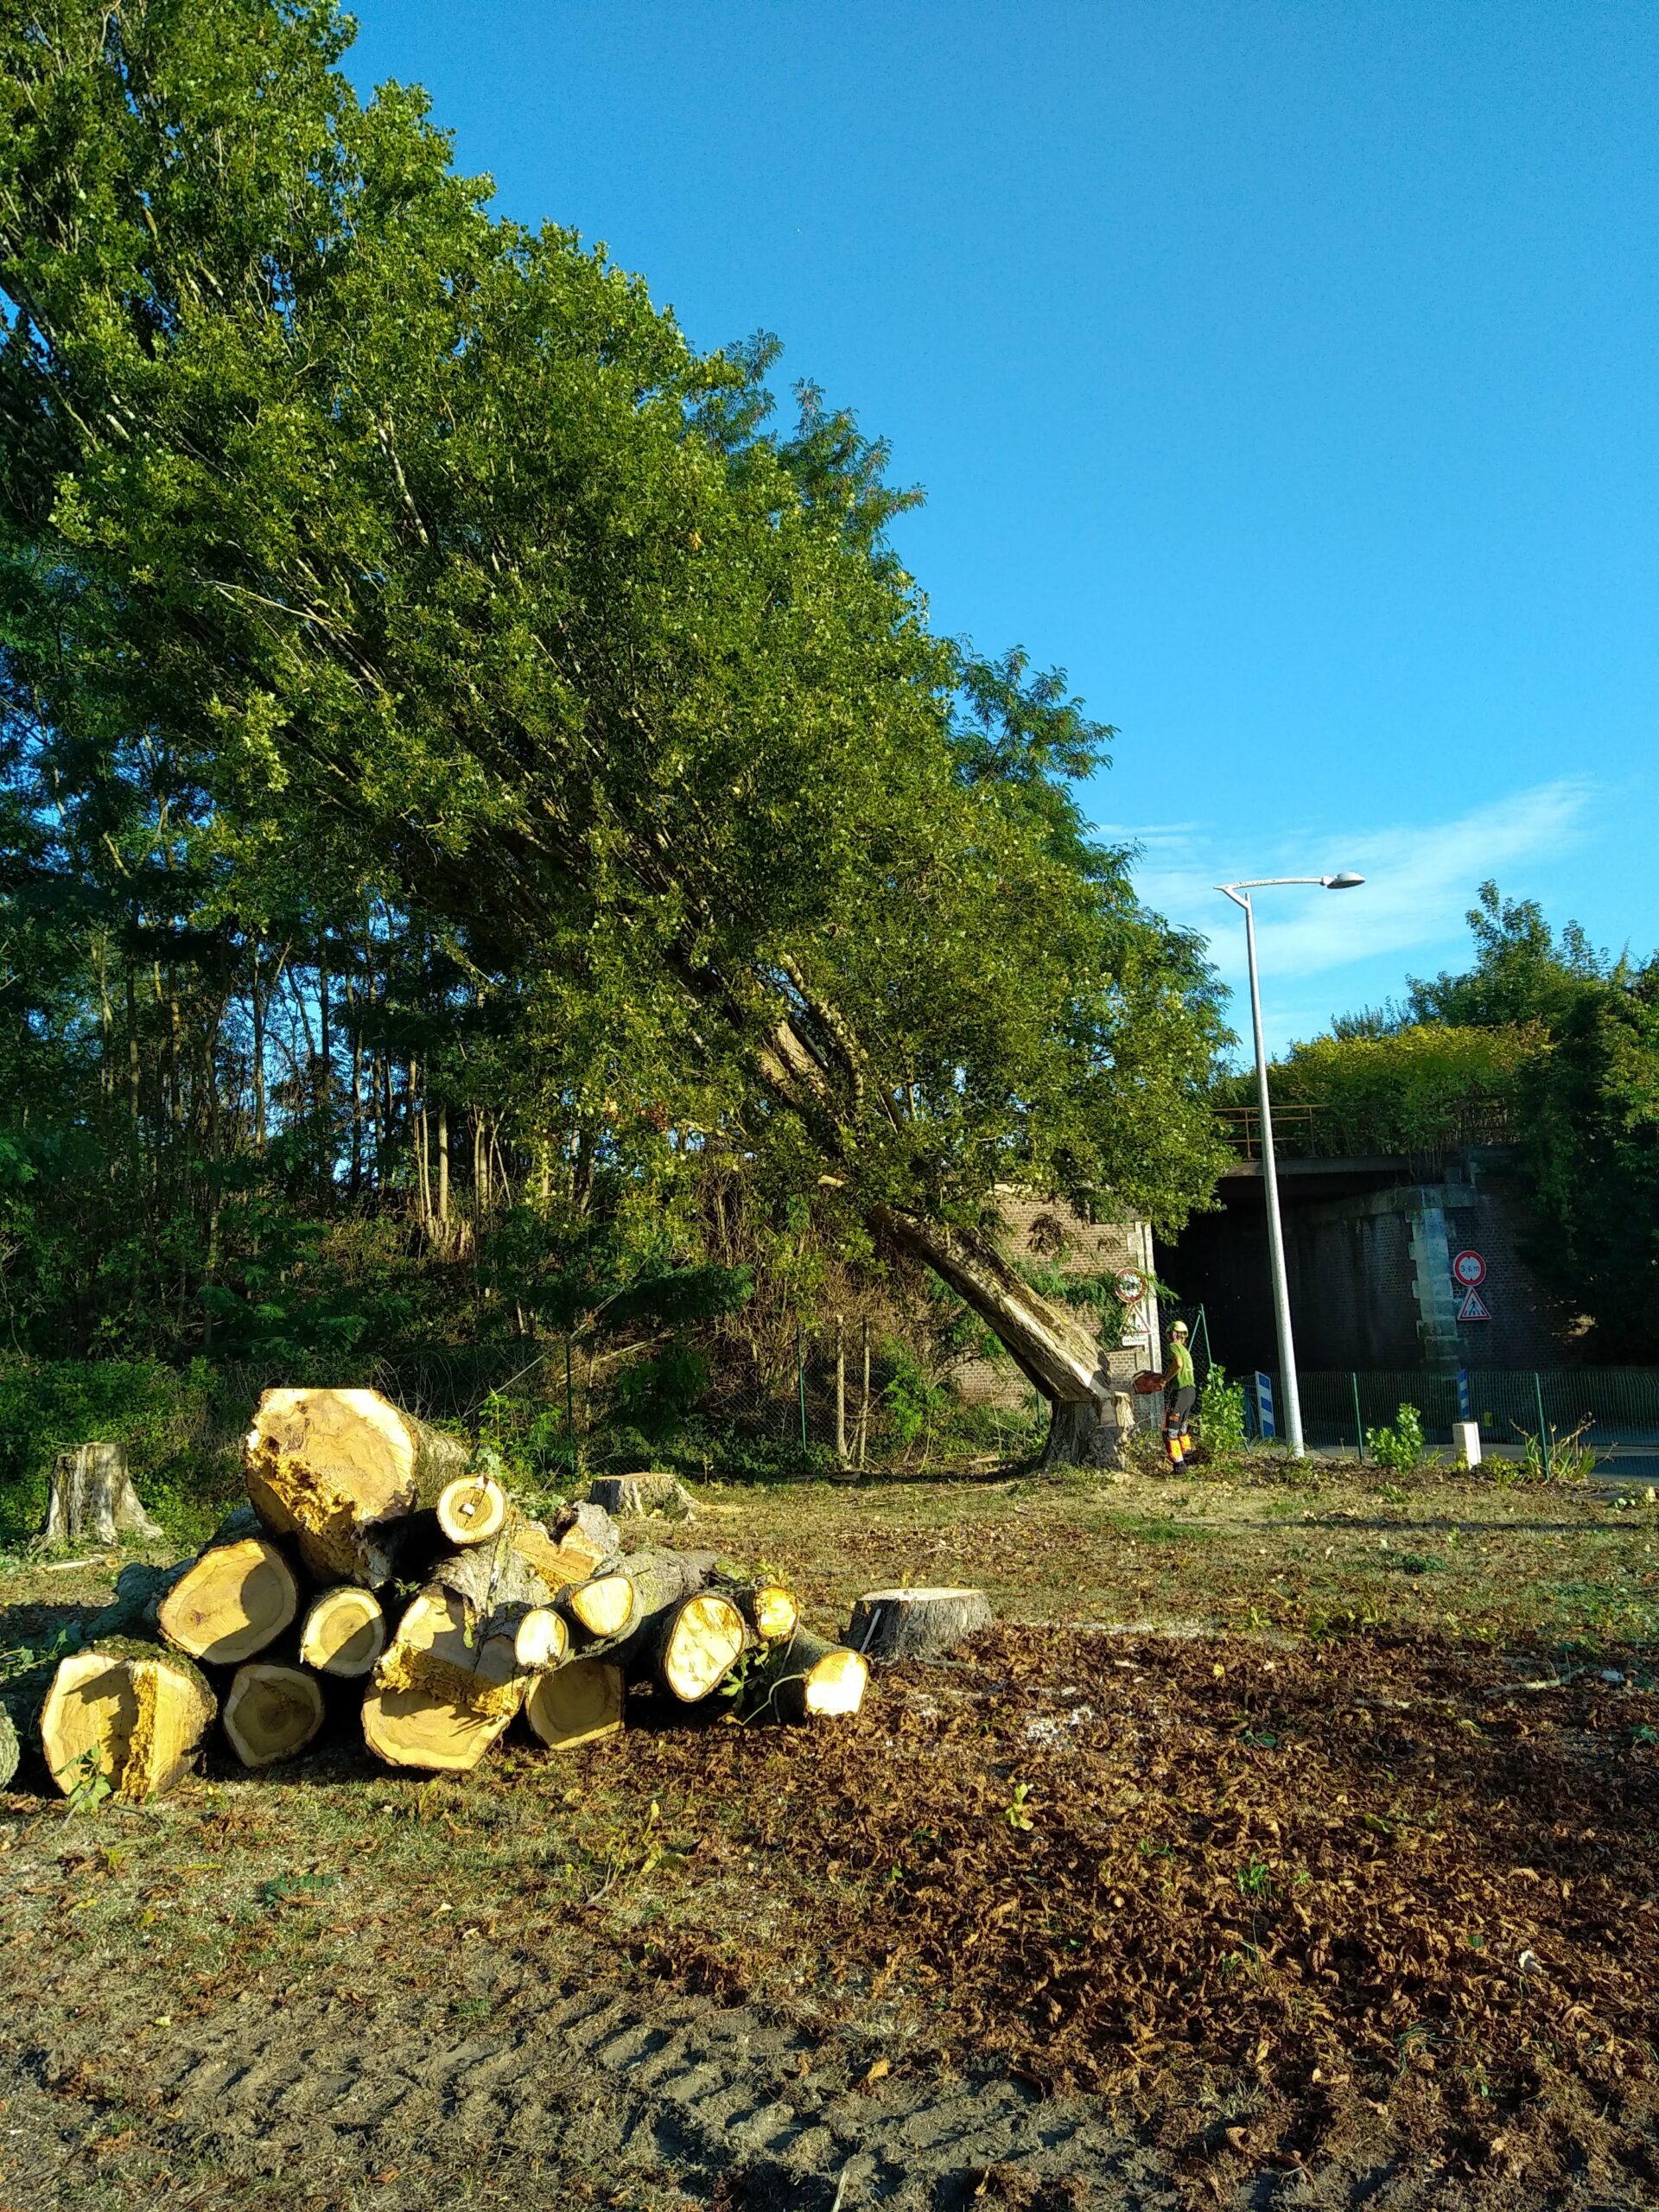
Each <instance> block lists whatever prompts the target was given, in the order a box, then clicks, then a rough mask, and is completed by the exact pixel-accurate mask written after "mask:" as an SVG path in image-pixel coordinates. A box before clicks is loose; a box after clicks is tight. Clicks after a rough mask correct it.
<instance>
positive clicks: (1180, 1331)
mask: <svg viewBox="0 0 1659 2212" xmlns="http://www.w3.org/2000/svg"><path fill="white" fill-rule="evenodd" d="M1169 1333H1170V1335H1171V1336H1172V1337H1184V1336H1185V1335H1186V1334H1187V1326H1186V1324H1185V1321H1172V1322H1171V1323H1170V1325H1169Z"/></svg>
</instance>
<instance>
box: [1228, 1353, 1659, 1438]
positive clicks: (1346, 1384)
mask: <svg viewBox="0 0 1659 2212" xmlns="http://www.w3.org/2000/svg"><path fill="white" fill-rule="evenodd" d="M1244 1379H1245V1381H1246V1382H1247V1383H1248V1382H1249V1377H1248V1376H1247V1377H1245V1378H1244ZM1272 1380H1273V1385H1274V1403H1275V1404H1279V1405H1282V1403H1283V1399H1282V1395H1281V1391H1280V1376H1278V1375H1277V1374H1276V1373H1275V1374H1274V1376H1273V1377H1272ZM1297 1383H1298V1385H1299V1387H1300V1393H1301V1401H1302V1429H1303V1433H1304V1434H1305V1436H1306V1440H1307V1441H1308V1443H1309V1444H1311V1445H1313V1446H1316V1447H1323V1448H1339V1447H1345V1448H1348V1449H1350V1450H1353V1449H1363V1443H1364V1436H1365V1433H1366V1431H1367V1430H1369V1429H1373V1428H1381V1427H1384V1426H1385V1425H1388V1424H1389V1423H1392V1422H1393V1421H1394V1420H1395V1417H1396V1415H1397V1414H1398V1412H1399V1409H1400V1408H1401V1407H1402V1406H1414V1407H1415V1408H1417V1411H1418V1413H1419V1414H1421V1417H1422V1424H1423V1433H1424V1436H1425V1437H1426V1438H1427V1440H1428V1442H1429V1443H1431V1444H1438V1445H1450V1443H1451V1441H1452V1423H1453V1422H1454V1421H1461V1420H1463V1419H1465V1414H1464V1413H1463V1412H1462V1410H1461V1408H1462V1407H1463V1405H1464V1404H1465V1403H1466V1404H1467V1407H1468V1414H1467V1416H1466V1417H1467V1418H1469V1419H1471V1420H1473V1421H1478V1422H1479V1424H1480V1432H1481V1439H1482V1441H1483V1443H1484V1444H1485V1445H1487V1446H1497V1447H1498V1448H1500V1449H1501V1448H1502V1447H1503V1446H1506V1445H1519V1444H1521V1443H1522V1441H1523V1440H1524V1439H1526V1438H1528V1437H1538V1438H1540V1439H1541V1440H1548V1438H1549V1437H1550V1436H1551V1434H1554V1435H1555V1436H1557V1437H1560V1436H1565V1435H1567V1434H1570V1433H1573V1432H1574V1431H1578V1430H1582V1432H1583V1440H1584V1442H1585V1444H1586V1446H1589V1447H1590V1448H1592V1450H1596V1451H1599V1452H1606V1453H1608V1454H1618V1453H1620V1452H1623V1453H1630V1452H1641V1453H1650V1454H1659V1369H1656V1368H1651V1367H1557V1368H1538V1369H1530V1368H1491V1367H1471V1368H1465V1370H1463V1375H1462V1376H1461V1378H1460V1377H1459V1376H1458V1375H1457V1374H1455V1373H1454V1374H1440V1375H1430V1374H1423V1373H1421V1372H1417V1371H1414V1370H1410V1369H1388V1368H1373V1369H1370V1370H1365V1369H1361V1370H1345V1371H1344V1370H1330V1369H1324V1370H1320V1369H1314V1370H1306V1369H1303V1370H1298V1373H1297ZM1465 1394H1466V1395H1465ZM1245 1395H1246V1408H1247V1412H1248V1413H1249V1416H1250V1419H1251V1421H1254V1418H1255V1409H1254V1404H1253V1402H1252V1394H1251V1393H1250V1392H1249V1390H1248V1389H1247V1391H1246V1394H1245ZM1281 1420H1282V1416H1281Z"/></svg>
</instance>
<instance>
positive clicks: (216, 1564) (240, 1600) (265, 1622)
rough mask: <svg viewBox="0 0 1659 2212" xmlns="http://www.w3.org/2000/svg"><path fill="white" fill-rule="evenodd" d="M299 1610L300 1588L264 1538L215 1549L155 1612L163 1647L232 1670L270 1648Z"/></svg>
mask: <svg viewBox="0 0 1659 2212" xmlns="http://www.w3.org/2000/svg"><path fill="white" fill-rule="evenodd" d="M299 1609H300V1587H299V1584H298V1583H297V1581H296V1580H295V1576H294V1570H293V1568H292V1567H290V1566H289V1563H288V1561H287V1560H285V1559H284V1558H283V1554H282V1551H281V1548H280V1547H279V1546H278V1545H277V1544H276V1543H275V1542H274V1541H272V1539H271V1538H270V1537H269V1536H247V1537H245V1538H244V1539H243V1541H241V1542H240V1543H239V1544H215V1545H212V1546H210V1547H209V1548H208V1549H207V1551H205V1552H203V1554H201V1556H200V1559H199V1560H196V1561H195V1562H194V1565H193V1566H190V1567H186V1569H185V1571H184V1573H182V1574H181V1576H180V1577H179V1579H178V1580H177V1581H176V1582H175V1584H174V1585H173V1586H172V1588H171V1589H170V1590H168V1592H167V1594H166V1595H165V1597H163V1598H162V1600H161V1603H160V1605H158V1606H157V1608H156V1627H157V1628H158V1629H159V1630H160V1631H161V1635H162V1642H163V1643H170V1644H171V1645H172V1646H173V1648H174V1649H175V1651H187V1652H188V1653H189V1655H190V1656H191V1657H192V1658H193V1659H200V1660H204V1661H206V1662H207V1664H208V1665H209V1666H215V1667H234V1666H237V1665H238V1664H239V1663H240V1662H241V1661H243V1660H244V1659H251V1658H252V1656H253V1655H254V1653H255V1652H256V1651H263V1650H264V1649H265V1646H266V1645H267V1644H268V1643H275V1641H276V1639H277V1637H279V1636H280V1635H281V1634H282V1632H283V1630H284V1629H285V1628H286V1627H288V1625H289V1623H290V1622H291V1621H292V1620H293V1618H294V1616H295V1614H296V1612H298V1611H299Z"/></svg>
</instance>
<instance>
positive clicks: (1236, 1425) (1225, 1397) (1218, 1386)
mask: <svg viewBox="0 0 1659 2212" xmlns="http://www.w3.org/2000/svg"><path fill="white" fill-rule="evenodd" d="M1198 1423H1199V1434H1200V1435H1201V1437H1202V1438H1203V1440H1204V1448H1205V1452H1207V1453H1209V1455H1210V1456H1211V1458H1212V1459H1235V1458H1236V1457H1237V1456H1238V1455H1239V1454H1240V1453H1241V1452H1243V1449H1244V1446H1245V1442H1246V1440H1247V1437H1248V1433H1249V1432H1248V1429H1247V1427H1246V1423H1245V1417H1244V1385H1243V1383H1230V1382H1229V1381H1228V1380H1227V1376H1226V1371H1225V1370H1224V1369H1223V1368H1222V1367H1221V1366H1219V1365H1218V1364H1212V1365H1211V1369H1210V1371H1209V1373H1208V1374H1207V1375H1206V1376H1205V1378H1204V1389H1203V1391H1202V1393H1201V1394H1200V1395H1199V1398H1198Z"/></svg>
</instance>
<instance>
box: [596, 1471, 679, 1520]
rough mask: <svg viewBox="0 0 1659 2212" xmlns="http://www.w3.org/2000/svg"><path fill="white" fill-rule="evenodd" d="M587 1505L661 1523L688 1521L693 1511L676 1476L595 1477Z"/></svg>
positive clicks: (611, 1512)
mask: <svg viewBox="0 0 1659 2212" xmlns="http://www.w3.org/2000/svg"><path fill="white" fill-rule="evenodd" d="M588 1504H589V1505H596V1506H598V1507H599V1508H600V1509H601V1511H603V1512H605V1513H607V1514H617V1513H623V1514H627V1515H630V1516H632V1518H634V1519H635V1520H644V1519H645V1518H646V1517H647V1516H650V1515H652V1514H655V1515H658V1516H660V1517H661V1518H662V1519H663V1520H664V1521H689V1520H690V1518H691V1516H692V1515H693V1514H694V1513H695V1512H696V1502H695V1500H694V1499H693V1498H692V1496H691V1493H690V1491H688V1490H687V1489H686V1487H685V1485H684V1484H683V1482H681V1480H680V1479H679V1478H678V1476H677V1475H596V1476H595V1477H594V1480H593V1481H592V1482H591V1483H589V1484H588Z"/></svg>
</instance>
